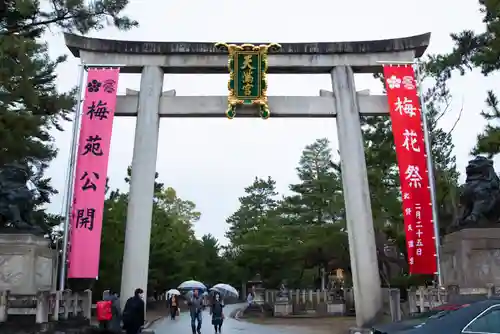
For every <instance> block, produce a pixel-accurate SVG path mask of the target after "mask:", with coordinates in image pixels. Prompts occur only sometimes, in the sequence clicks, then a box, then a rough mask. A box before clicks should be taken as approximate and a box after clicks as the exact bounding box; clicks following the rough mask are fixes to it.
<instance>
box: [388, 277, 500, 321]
mask: <svg viewBox="0 0 500 334" xmlns="http://www.w3.org/2000/svg"><path fill="white" fill-rule="evenodd" d="M496 292H497V290H496V288H495V287H494V286H493V285H488V286H486V287H483V288H459V287H458V286H450V287H449V288H446V289H444V288H440V289H438V288H426V287H419V288H412V289H409V290H408V291H407V294H408V297H407V298H406V300H405V301H402V298H401V290H400V289H384V295H383V297H384V306H385V308H386V310H389V312H390V315H391V318H392V320H393V321H398V320H401V319H402V317H403V316H407V315H411V314H415V313H421V312H425V311H428V310H430V309H432V308H435V307H438V306H440V305H443V304H447V303H453V302H454V300H458V302H461V301H460V297H463V296H468V297H470V298H469V300H471V301H472V300H475V299H476V298H477V300H480V299H482V298H490V297H491V296H493V295H495V294H496Z"/></svg>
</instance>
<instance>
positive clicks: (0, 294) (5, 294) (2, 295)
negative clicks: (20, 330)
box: [0, 290, 9, 323]
mask: <svg viewBox="0 0 500 334" xmlns="http://www.w3.org/2000/svg"><path fill="white" fill-rule="evenodd" d="M8 308H9V291H8V290H6V291H0V323H2V322H6V321H7V314H8Z"/></svg>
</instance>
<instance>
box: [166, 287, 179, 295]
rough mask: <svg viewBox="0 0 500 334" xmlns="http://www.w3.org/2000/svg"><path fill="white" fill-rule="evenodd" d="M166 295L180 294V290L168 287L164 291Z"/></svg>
mask: <svg viewBox="0 0 500 334" xmlns="http://www.w3.org/2000/svg"><path fill="white" fill-rule="evenodd" d="M166 294H167V296H180V294H181V293H180V292H179V290H177V289H170V290H168V291H167V292H166Z"/></svg>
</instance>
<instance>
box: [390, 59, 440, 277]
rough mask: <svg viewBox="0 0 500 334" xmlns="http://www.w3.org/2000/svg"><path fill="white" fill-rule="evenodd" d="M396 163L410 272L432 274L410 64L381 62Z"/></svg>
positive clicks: (424, 171) (433, 254)
mask: <svg viewBox="0 0 500 334" xmlns="http://www.w3.org/2000/svg"><path fill="white" fill-rule="evenodd" d="M384 79H385V84H386V91H387V99H388V102H389V109H390V116H391V122H392V131H393V134H394V144H395V146H396V156H397V160H398V167H399V177H400V182H401V193H402V202H403V217H404V225H405V231H406V247H407V251H408V264H409V271H410V274H436V272H437V263H436V258H437V257H436V243H435V237H436V236H435V235H434V222H433V218H432V201H431V194H430V187H429V176H428V175H429V174H428V170H427V155H426V152H425V142H424V131H423V129H422V112H421V106H420V101H419V97H418V93H417V82H416V80H415V72H414V70H413V67H412V66H411V65H388V66H384Z"/></svg>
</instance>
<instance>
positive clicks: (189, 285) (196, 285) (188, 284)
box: [177, 280, 207, 291]
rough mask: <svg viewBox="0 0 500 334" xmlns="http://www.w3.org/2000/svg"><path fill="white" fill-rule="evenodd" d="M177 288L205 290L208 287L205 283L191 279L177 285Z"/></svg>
mask: <svg viewBox="0 0 500 334" xmlns="http://www.w3.org/2000/svg"><path fill="white" fill-rule="evenodd" d="M177 289H179V290H202V291H205V290H206V289H207V287H206V286H205V284H203V283H201V282H198V281H194V280H189V281H185V282H182V283H181V284H180V285H179V286H178V287H177Z"/></svg>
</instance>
